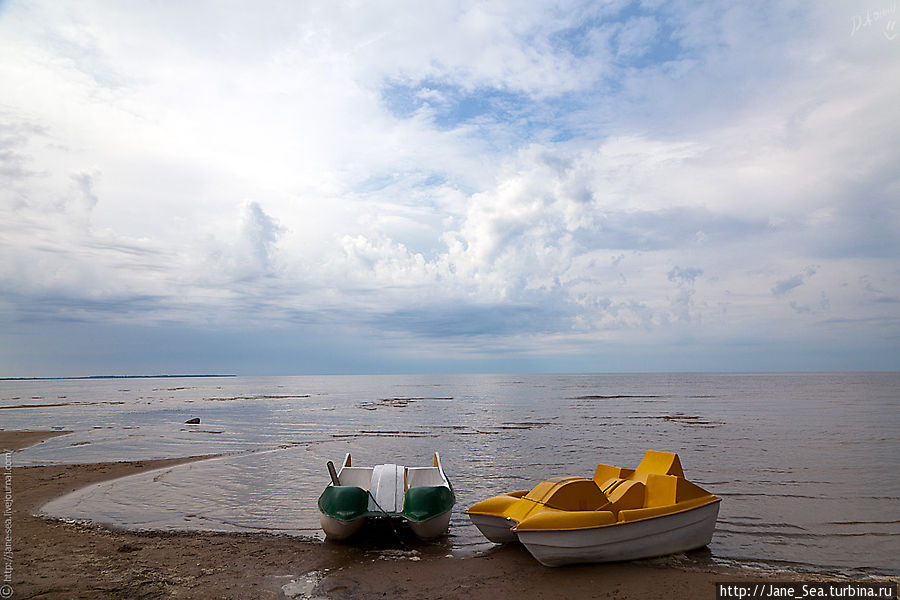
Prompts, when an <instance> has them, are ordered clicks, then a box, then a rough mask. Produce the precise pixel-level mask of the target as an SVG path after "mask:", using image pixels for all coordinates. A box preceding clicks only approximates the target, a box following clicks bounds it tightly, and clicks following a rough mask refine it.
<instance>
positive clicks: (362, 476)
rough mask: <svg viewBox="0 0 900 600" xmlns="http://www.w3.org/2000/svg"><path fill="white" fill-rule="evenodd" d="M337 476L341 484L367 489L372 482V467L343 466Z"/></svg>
mask: <svg viewBox="0 0 900 600" xmlns="http://www.w3.org/2000/svg"><path fill="white" fill-rule="evenodd" d="M338 478H339V479H340V481H341V485H355V486H357V487H361V488H362V489H364V490H367V489H369V484H371V483H372V467H344V468H342V469H341V473H340V476H339V477H338Z"/></svg>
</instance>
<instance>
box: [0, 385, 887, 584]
mask: <svg viewBox="0 0 900 600" xmlns="http://www.w3.org/2000/svg"><path fill="white" fill-rule="evenodd" d="M23 405H27V407H23ZM192 417H200V419H201V423H200V424H199V425H185V424H184V421H186V420H187V419H189V418H192ZM898 424H900V374H896V373H892V374H891V373H886V374H877V373H847V374H622V375H433V376H353V377H351V376H329V377H259V378H255V377H235V378H180V379H178V378H161V379H110V380H55V381H46V380H45V381H3V382H0V427H2V428H4V429H49V428H60V429H70V430H74V433H72V434H70V435H66V436H61V437H58V438H54V439H52V440H49V441H47V442H44V443H42V444H40V445H37V446H34V447H32V448H28V449H25V450H22V451H19V452H16V453H15V454H14V457H13V462H14V464H15V465H26V464H53V463H82V462H98V461H107V460H135V459H148V458H161V457H175V456H189V455H199V454H210V453H228V454H227V456H224V457H222V458H218V459H213V460H208V461H202V462H196V463H191V464H187V465H183V466H179V467H174V468H171V469H167V470H165V471H161V472H153V473H147V474H141V475H137V476H134V477H130V478H125V479H121V480H118V481H116V482H114V483H110V484H101V485H98V486H93V487H91V488H87V489H86V490H84V491H82V492H78V493H76V494H74V495H70V496H68V497H65V498H63V499H60V500H57V501H54V502H52V503H51V504H50V505H48V506H47V507H45V512H47V513H48V514H53V515H56V516H62V517H67V518H79V519H92V520H96V521H100V522H104V523H111V524H117V525H125V526H132V527H144V528H161V529H195V528H196V529H211V530H219V531H253V530H260V531H275V532H284V533H290V534H296V535H304V536H317V537H319V538H321V533H320V532H319V530H318V513H317V510H316V498H317V497H318V495H319V493H320V492H321V490H322V489H323V488H324V487H325V485H327V483H328V481H329V479H328V474H327V471H326V469H325V462H326V461H327V460H332V461H334V462H335V463H337V462H338V461H340V460H341V459H342V458H343V456H344V454H345V453H347V452H350V453H352V455H353V459H354V463H355V464H359V465H364V464H377V463H382V462H395V463H398V464H405V465H407V466H416V465H428V464H429V463H430V460H431V454H432V452H434V451H435V450H436V451H439V452H440V454H441V458H442V462H443V465H444V469H445V471H446V472H447V475H448V476H449V477H450V479H451V481H452V482H453V484H454V487H455V489H456V492H457V505H456V507H455V508H454V514H453V518H452V520H451V526H450V533H449V535H448V536H447V538H446V539H443V540H441V541H440V542H438V543H439V544H442V545H443V546H446V549H447V550H448V551H449V552H453V553H457V554H466V553H472V552H477V551H482V550H485V549H487V548H489V547H490V544H489V543H487V542H486V540H484V538H482V537H481V536H480V534H479V533H478V531H477V530H476V529H475V528H474V527H473V526H472V525H471V524H470V523H469V521H468V518H467V517H465V515H463V514H462V511H463V510H464V509H465V508H466V507H467V506H468V505H470V504H472V503H474V502H476V501H478V500H481V499H484V498H486V497H488V496H491V495H494V494H497V493H501V492H503V491H509V490H517V489H526V488H530V487H532V486H533V485H535V484H536V483H538V482H540V481H541V480H543V479H545V478H548V477H553V476H561V475H583V476H586V477H590V476H591V474H592V473H593V470H594V468H595V466H596V464H597V463H598V462H603V463H607V464H615V465H620V466H626V467H634V466H635V465H637V463H638V462H639V461H640V459H641V456H642V455H643V453H644V450H646V449H657V450H669V451H675V452H678V454H679V455H680V457H681V462H682V464H683V466H684V469H685V473H686V475H687V477H688V478H689V479H691V480H692V481H695V482H696V483H698V484H699V485H701V486H703V487H705V488H706V489H708V490H709V491H711V492H713V493H715V494H716V495H718V496H720V497H721V498H722V499H723V502H722V505H721V510H720V514H719V523H718V527H717V529H716V534H715V536H714V537H713V541H712V543H711V544H710V546H709V552H710V553H711V556H710V555H707V557H706V558H707V559H710V560H714V561H717V562H729V561H737V562H740V563H743V564H748V563H752V564H756V565H762V566H764V567H766V568H768V567H775V568H787V569H794V570H816V571H825V572H828V573H832V574H847V575H851V576H859V575H863V574H890V575H896V574H898V573H900V559H898V557H900V477H898V476H897V471H898V466H900V435H898Z"/></svg>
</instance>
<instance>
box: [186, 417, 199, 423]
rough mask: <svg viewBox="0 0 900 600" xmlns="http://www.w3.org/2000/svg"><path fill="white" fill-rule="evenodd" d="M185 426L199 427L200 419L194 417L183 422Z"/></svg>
mask: <svg viewBox="0 0 900 600" xmlns="http://www.w3.org/2000/svg"><path fill="white" fill-rule="evenodd" d="M184 424H185V425H199V424H200V417H194V418H193V419H188V420H187V421H185V422H184Z"/></svg>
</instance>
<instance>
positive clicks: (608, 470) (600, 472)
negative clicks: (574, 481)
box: [591, 464, 622, 488]
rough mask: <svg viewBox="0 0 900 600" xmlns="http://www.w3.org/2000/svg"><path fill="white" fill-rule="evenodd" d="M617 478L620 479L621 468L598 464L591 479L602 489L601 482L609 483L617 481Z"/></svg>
mask: <svg viewBox="0 0 900 600" xmlns="http://www.w3.org/2000/svg"><path fill="white" fill-rule="evenodd" d="M619 477H622V467H614V466H612V465H604V464H599V465H597V468H596V469H595V470H594V476H593V477H592V478H591V479H593V480H594V483H596V484H597V485H599V486H600V487H601V488H602V487H603V485H602V484H603V482H605V481H609V480H610V479H618V478H619Z"/></svg>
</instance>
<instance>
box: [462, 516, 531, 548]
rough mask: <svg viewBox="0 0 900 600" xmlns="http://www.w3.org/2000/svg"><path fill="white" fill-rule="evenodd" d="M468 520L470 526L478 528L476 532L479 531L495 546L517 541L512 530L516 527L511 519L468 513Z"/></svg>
mask: <svg viewBox="0 0 900 600" xmlns="http://www.w3.org/2000/svg"><path fill="white" fill-rule="evenodd" d="M469 519H471V520H472V524H473V525H475V527H477V528H478V531H480V532H481V534H482V535H483V536H484V537H486V538H487V539H489V540H490V541H492V542H494V543H495V544H508V543H510V542H516V541H518V539H519V538H518V537H516V534H515V533H514V532H513V530H512V528H513V527H514V526H515V525H516V522H515V521H513V520H512V519H507V518H506V517H497V516H494V515H479V514H474V513H469Z"/></svg>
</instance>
